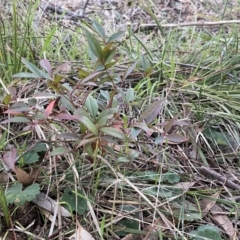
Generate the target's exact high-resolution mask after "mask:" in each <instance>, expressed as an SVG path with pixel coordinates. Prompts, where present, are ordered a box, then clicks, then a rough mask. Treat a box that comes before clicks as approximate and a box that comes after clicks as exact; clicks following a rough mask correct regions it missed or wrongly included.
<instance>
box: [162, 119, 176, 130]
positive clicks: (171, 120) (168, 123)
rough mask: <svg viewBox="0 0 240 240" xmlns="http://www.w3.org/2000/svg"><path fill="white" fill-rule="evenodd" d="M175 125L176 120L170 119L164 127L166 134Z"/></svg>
mask: <svg viewBox="0 0 240 240" xmlns="http://www.w3.org/2000/svg"><path fill="white" fill-rule="evenodd" d="M173 124H174V118H172V119H170V120H169V121H168V122H167V124H166V125H165V126H164V127H163V131H164V133H168V132H169V131H170V129H171V128H172V126H173Z"/></svg>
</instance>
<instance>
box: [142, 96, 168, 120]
mask: <svg viewBox="0 0 240 240" xmlns="http://www.w3.org/2000/svg"><path fill="white" fill-rule="evenodd" d="M164 102H165V98H163V99H161V100H158V101H156V102H153V103H152V104H150V105H149V106H148V107H147V108H146V110H145V111H144V112H143V113H142V116H140V121H144V120H145V122H146V124H149V123H151V122H153V121H154V120H155V119H156V117H157V115H158V114H159V111H160V109H161V108H162V107H163V103H164Z"/></svg>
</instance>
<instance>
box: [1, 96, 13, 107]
mask: <svg viewBox="0 0 240 240" xmlns="http://www.w3.org/2000/svg"><path fill="white" fill-rule="evenodd" d="M11 99H12V96H11V94H7V95H6V96H5V97H4V99H3V103H4V104H5V105H8V104H9V103H10V101H11Z"/></svg>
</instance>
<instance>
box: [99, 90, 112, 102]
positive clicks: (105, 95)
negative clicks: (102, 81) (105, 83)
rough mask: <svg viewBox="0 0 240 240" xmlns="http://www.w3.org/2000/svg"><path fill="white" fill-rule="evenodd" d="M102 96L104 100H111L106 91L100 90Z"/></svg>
mask: <svg viewBox="0 0 240 240" xmlns="http://www.w3.org/2000/svg"><path fill="white" fill-rule="evenodd" d="M100 94H101V96H102V97H104V99H106V100H109V99H110V95H109V92H107V91H104V90H100Z"/></svg>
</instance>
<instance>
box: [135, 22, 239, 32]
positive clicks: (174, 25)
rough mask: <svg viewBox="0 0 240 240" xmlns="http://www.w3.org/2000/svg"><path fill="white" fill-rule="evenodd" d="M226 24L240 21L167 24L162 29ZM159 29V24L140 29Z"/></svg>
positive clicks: (147, 25)
mask: <svg viewBox="0 0 240 240" xmlns="http://www.w3.org/2000/svg"><path fill="white" fill-rule="evenodd" d="M224 24H226V25H227V24H240V20H225V21H217V22H186V23H166V24H161V26H162V27H165V28H170V27H187V26H216V25H224ZM155 27H157V24H154V23H153V24H151V23H147V24H141V25H140V26H139V29H142V30H144V29H151V28H155Z"/></svg>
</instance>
